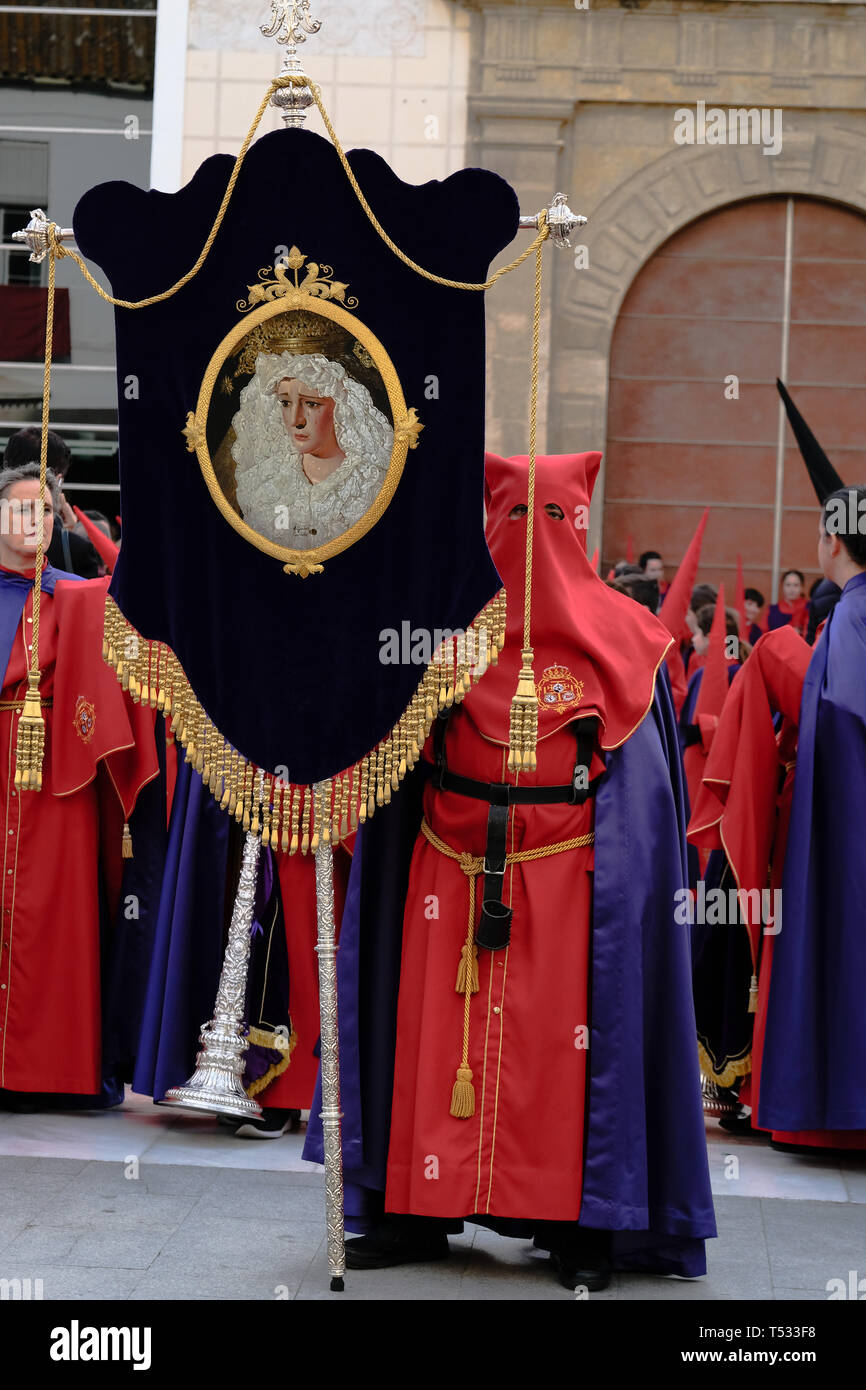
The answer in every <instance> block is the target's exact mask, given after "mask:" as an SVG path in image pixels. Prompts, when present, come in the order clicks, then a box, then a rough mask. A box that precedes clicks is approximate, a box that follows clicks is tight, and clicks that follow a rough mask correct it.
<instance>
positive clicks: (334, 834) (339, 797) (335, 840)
mask: <svg viewBox="0 0 866 1390" xmlns="http://www.w3.org/2000/svg"><path fill="white" fill-rule="evenodd" d="M342 816H343V778H342V777H335V778H334V806H333V810H332V812H331V843H332V844H335V845H338V844H339V843H340V835H341V833H342Z"/></svg>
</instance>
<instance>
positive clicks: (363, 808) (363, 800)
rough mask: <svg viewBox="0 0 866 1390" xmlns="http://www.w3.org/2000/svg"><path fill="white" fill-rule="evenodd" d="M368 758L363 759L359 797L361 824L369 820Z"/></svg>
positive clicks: (359, 818) (359, 819)
mask: <svg viewBox="0 0 866 1390" xmlns="http://www.w3.org/2000/svg"><path fill="white" fill-rule="evenodd" d="M367 762H368V759H367V758H362V759H361V789H360V792H359V799H358V821H359V823H360V824H361V825H364V823H365V822H366V820H367Z"/></svg>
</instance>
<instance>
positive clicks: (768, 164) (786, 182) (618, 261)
mask: <svg viewBox="0 0 866 1390" xmlns="http://www.w3.org/2000/svg"><path fill="white" fill-rule="evenodd" d="M798 115H799V116H800V124H799V127H798V128H795V129H792V130H789V131H786V134H785V139H784V145H783V149H782V152H781V153H780V154H779V155H778V156H766V155H763V154H762V153H761V150H760V148H758V147H755V146H712V147H709V146H684V147H677V148H674V149H671V150H669V151H668V153H666V154H665V155H663V156H662V157H661V158H659V159H657V160H655V161H653V163H651V164H649V165H647V166H645V167H644V168H643V169H641V170H639V171H638V172H636V173H634V174H632V175H631V176H630V177H629V178H627V179H625V180H623V181H622V182H621V183H619V184H618V186H617V187H616V188H615V189H614V190H613V191H612V192H611V193H609V194H608V195H607V196H606V197H605V198H604V199H603V200H602V201H601V202H600V203H599V205H598V207H597V208H595V209H594V210H593V211H592V215H591V219H590V222H589V223H588V225H587V226H586V227H585V228H584V229H583V234H582V241H583V244H584V245H585V246H586V248H587V253H588V265H587V267H586V268H585V269H579V270H578V269H575V268H574V266H573V264H569V265H562V264H560V265H559V266H557V271H556V284H555V288H554V303H555V306H556V311H555V314H554V333H553V343H552V361H553V364H554V365H553V370H552V374H551V388H550V398H549V433H548V441H549V442H548V447H549V448H551V450H556V451H559V450H561V451H563V452H565V451H567V450H569V449H573V448H575V447H581V448H589V447H604V444H605V442H606V437H607V413H608V395H609V357H610V345H611V340H612V336H613V331H614V327H615V324H616V320H617V316H618V314H619V310H620V308H621V306H622V303H623V300H624V298H625V296H626V294H627V292H628V290H629V287H630V286H631V284H632V283H633V281H634V279H635V277H636V276H637V274H638V272H639V271H640V269H641V267H642V266H643V265H645V264H646V262H647V261H648V260H649V259H650V257H651V256H652V255H653V254H654V252H655V251H656V250H658V248H659V247H660V246H662V245H663V243H664V242H666V241H667V240H669V238H670V237H671V236H672V235H673V234H674V233H676V232H677V231H679V230H680V229H681V228H683V227H685V226H686V225H687V224H689V223H691V222H693V221H695V220H696V219H697V218H699V217H701V216H702V215H704V214H706V213H709V212H712V211H714V210H716V209H719V208H722V207H724V206H726V205H728V204H731V203H736V202H740V201H743V200H746V199H750V198H760V197H767V196H772V195H780V194H781V195H784V194H788V195H795V196H796V195H801V196H805V197H809V198H817V199H825V200H828V201H833V202H837V203H841V204H843V205H846V206H848V207H850V208H853V209H856V210H858V211H862V212H866V132H860V131H857V130H855V129H852V128H851V127H850V126H842V125H841V123H840V121H839V118H838V116H837V115H835V114H833V113H823V112H811V113H804V112H801V113H798ZM610 119H611V120H615V119H616V112H615V109H612V110H611V115H610ZM573 203H574V204H575V205H578V200H573ZM578 440H579V441H583V442H581V443H580V444H579V446H578V444H576V442H575V441H578ZM604 496H605V475H604V465H603V466H602V475H601V477H600V478H599V482H598V484H597V486H596V493H595V499H594V510H593V521H592V527H591V534H590V546H593V545H595V544H598V543H599V542H600V540H601V534H602V520H601V519H602V507H603V503H604Z"/></svg>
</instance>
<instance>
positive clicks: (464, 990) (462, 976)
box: [421, 820, 595, 1120]
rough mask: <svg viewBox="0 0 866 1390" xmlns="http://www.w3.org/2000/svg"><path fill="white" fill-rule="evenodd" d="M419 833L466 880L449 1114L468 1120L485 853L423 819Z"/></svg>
mask: <svg viewBox="0 0 866 1390" xmlns="http://www.w3.org/2000/svg"><path fill="white" fill-rule="evenodd" d="M421 833H422V835H423V836H424V838H425V840H427V841H428V843H429V844H431V845H432V846H433V848H434V849H435V850H438V851H439V853H440V854H444V855H445V857H446V859H453V860H454V861H455V863H457V864H459V866H460V868H461V869H462V871H463V873H464V874H465V875H466V877H467V879H468V880H469V920H468V924H467V928H466V941H465V942H464V944H463V946H462V947H461V949H460V964H459V966H458V967H457V983H456V986H455V988H456V991H457V993H458V994H462V995H463V1051H462V1053H461V1056H460V1063H459V1065H458V1067H457V1074H456V1076H455V1079H454V1086H453V1088H452V1091H451V1114H452V1115H453V1116H454V1118H455V1119H456V1120H468V1119H469V1118H470V1116H472V1115H474V1114H475V1087H474V1086H473V1084H472V1068H471V1067H470V1065H469V1018H470V1011H471V1005H472V996H473V994H477V993H478V950H477V947H476V945H475V880H476V879H477V877H478V875H479V874H481V873H483V872H484V856H483V855H476V854H469V853H467V852H466V851H460V850H456V849H452V848H451V846H450V845H449V844H447V843H446V841H445V840H442V839H440V837H439V836H438V835H437V834H436V831H435V830H433V829H432V827H431V826H430V825H429V824H428V822H427V821H426V820H423V821H422V822H421ZM594 843H595V832H594V831H590V832H589V834H588V835H575V836H573V837H572V839H570V840H558V841H557V842H556V844H553V845H536V847H535V849H518V850H514V851H513V853H511V854H506V856H505V864H506V867H508V866H509V865H510V864H525V863H527V862H528V861H529V860H531V859H546V858H548V857H549V856H550V855H551V854H564V853H565V851H566V850H570V849H582V848H583V847H584V846H585V845H592V844H594Z"/></svg>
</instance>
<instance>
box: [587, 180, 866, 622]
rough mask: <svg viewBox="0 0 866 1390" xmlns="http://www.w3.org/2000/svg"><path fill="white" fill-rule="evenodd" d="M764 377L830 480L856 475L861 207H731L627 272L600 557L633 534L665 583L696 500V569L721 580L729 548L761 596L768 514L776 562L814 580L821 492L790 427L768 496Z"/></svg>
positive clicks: (863, 370) (860, 419)
mask: <svg viewBox="0 0 866 1390" xmlns="http://www.w3.org/2000/svg"><path fill="white" fill-rule="evenodd" d="M783 368H786V370H783ZM777 376H782V377H783V379H785V380H786V381H787V384H788V386H789V389H790V390H791V393H792V395H793V397H794V399H795V401H796V403H797V405H798V407H799V409H800V410H801V412H802V414H803V415H804V416H805V418H806V420H807V421H808V423H809V425H810V426H811V428H812V430H813V432H814V433H815V435H816V436H817V438H818V439H819V441H820V442H821V444H822V446H823V448H824V450H825V452H826V453H827V454H828V455H829V457H830V459H831V460H832V462H833V464H834V465H835V467H836V469H837V471H838V472H839V473H840V474H841V476H842V478H843V480H844V481H845V482H863V481H866V219H864V217H862V216H861V214H860V213H858V212H855V211H852V210H850V209H848V208H844V207H841V206H839V205H837V204H832V203H825V202H819V201H817V200H813V199H807V198H784V197H780V198H761V199H755V200H754V201H749V202H743V203H737V204H734V205H732V206H730V207H726V208H723V209H722V210H721V211H718V212H714V213H711V214H709V215H708V216H707V217H702V218H700V219H699V220H698V221H697V222H693V223H691V224H690V225H689V226H688V227H685V228H684V229H683V230H682V231H680V232H678V233H677V234H676V235H675V236H673V237H671V239H670V241H668V242H666V243H665V245H664V246H662V247H661V248H660V249H659V250H658V251H657V252H656V253H655V255H654V256H652V258H651V259H650V260H649V261H648V262H647V264H646V265H645V266H644V267H643V269H642V270H641V271H640V273H639V274H638V276H637V277H636V279H635V281H634V283H633V284H632V286H631V289H630V290H629V292H628V294H627V296H626V298H625V300H624V301H623V306H622V309H621V311H620V315H619V318H618V320H617V324H616V329H615V331H614V337H613V344H612V348H611V362H610V395H609V406H608V437H607V455H606V478H605V498H604V519H603V527H604V530H603V563H604V565H605V567H607V566H608V565H610V564H613V563H615V561H616V560H618V559H621V558H623V557H624V556H625V554H626V547H627V543H628V536H629V535H631V537H632V540H633V546H634V551H635V555H638V554H639V553H640V551H641V550H646V549H650V548H652V549H655V550H659V551H661V553H662V555H663V556H664V557H665V561H666V563H667V566H668V577H669V578H670V577H671V575H672V574H673V572H674V570H675V568H676V565H677V564H678V562H679V560H680V558H681V557H682V554H683V551H684V549H685V547H686V545H687V543H688V540H689V538H690V536H691V534H692V532H693V531H694V528H695V526H696V525H697V522H698V519H699V517H700V514H701V510H702V509H703V507H704V506H709V507H710V508H711V513H710V523H709V525H708V528H707V533H706V537H705V540H704V548H703V555H702V561H701V573H700V577H701V578H702V579H705V580H708V581H710V582H712V583H718V582H719V581H721V580H724V581H725V584H726V587H727V588H728V592H729V593H732V591H733V583H734V578H735V571H736V563H737V560H736V557H737V553H738V552H739V553H740V554H741V555H742V557H743V564H744V569H745V578H746V584H747V585H750V584H751V585H755V586H757V587H758V588H759V589H761V590H762V591H763V593H764V594H765V595H766V596H767V597H768V599H769V598H770V581H771V574H772V564H773V550H774V526H778V527H779V560H780V565H781V568H782V569H783V570H784V569H785V568H789V567H796V568H797V569H801V570H804V571H805V572H806V575H807V584H808V583H809V582H810V581H811V579H812V578H814V576H815V575H816V574H817V573H818V570H817V558H816V525H817V502H816V499H815V494H814V491H813V489H812V486H811V484H810V482H809V480H808V477H807V474H806V470H805V467H804V465H803V463H802V460H801V458H800V454H799V450H798V449H797V446H796V443H795V441H794V437H793V435H792V434H791V432H790V429H789V427H788V425H787V423H786V424H785V427H784V435H783V449H782V453H783V458H782V460H781V468H782V470H783V471H782V478H781V489H780V492H779V495H778V497H777V471H778V469H779V466H780V460H779V457H778V455H779V450H778V448H777V441H778V435H779V398H778V394H777V391H776V388H775V380H776V377H777ZM729 377H736V378H737V380H738V386H737V388H736V389H737V391H738V396H737V398H735V399H726V396H725V379H726V378H729ZM728 391H729V394H731V388H730V387H729V388H728ZM728 586H730V587H728Z"/></svg>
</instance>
